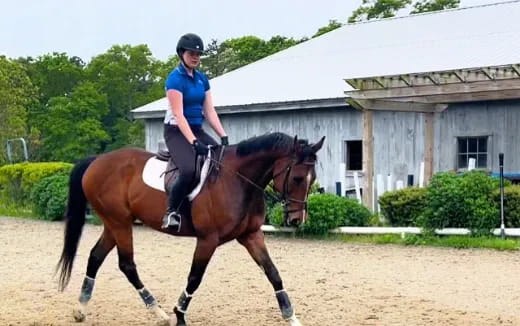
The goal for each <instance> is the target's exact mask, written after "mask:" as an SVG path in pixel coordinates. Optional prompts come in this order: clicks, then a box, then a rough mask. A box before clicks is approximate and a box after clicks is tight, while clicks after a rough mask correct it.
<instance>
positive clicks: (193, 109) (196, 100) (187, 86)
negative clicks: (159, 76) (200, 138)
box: [164, 64, 209, 126]
mask: <svg viewBox="0 0 520 326" xmlns="http://www.w3.org/2000/svg"><path fill="white" fill-rule="evenodd" d="M165 89H166V92H168V90H169V89H175V90H177V91H179V92H181V93H182V105H183V113H184V117H185V118H186V120H188V123H189V124H190V125H195V126H200V125H202V123H203V122H204V114H203V112H202V111H203V104H204V99H205V98H206V91H208V90H209V81H208V77H206V75H205V74H203V73H202V72H200V71H198V70H194V71H193V77H192V76H190V75H189V74H188V72H187V71H186V68H184V66H183V65H182V64H179V65H178V66H177V68H175V69H174V70H173V71H172V72H170V74H169V75H168V78H166V83H165ZM169 106H170V104H169V102H168V110H167V111H166V115H165V117H164V123H166V124H173V125H175V124H177V123H176V122H175V118H174V116H173V113H172V111H171V107H169Z"/></svg>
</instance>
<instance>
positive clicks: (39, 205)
mask: <svg viewBox="0 0 520 326" xmlns="http://www.w3.org/2000/svg"><path fill="white" fill-rule="evenodd" d="M68 184H69V177H68V176H66V175H63V174H57V175H54V176H50V177H47V178H44V179H42V180H41V181H40V182H39V183H37V184H36V185H35V186H34V188H33V190H32V192H31V200H32V202H33V207H34V213H35V214H36V215H37V216H39V217H40V218H41V219H44V220H50V221H56V220H61V219H62V218H63V216H64V215H65V209H66V207H67V197H68Z"/></svg>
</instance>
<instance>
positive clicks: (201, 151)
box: [192, 139, 208, 155]
mask: <svg viewBox="0 0 520 326" xmlns="http://www.w3.org/2000/svg"><path fill="white" fill-rule="evenodd" d="M192 145H193V149H194V150H195V153H196V154H197V155H208V146H207V145H206V144H204V143H202V142H201V141H200V140H197V139H195V141H194V142H193V144H192Z"/></svg>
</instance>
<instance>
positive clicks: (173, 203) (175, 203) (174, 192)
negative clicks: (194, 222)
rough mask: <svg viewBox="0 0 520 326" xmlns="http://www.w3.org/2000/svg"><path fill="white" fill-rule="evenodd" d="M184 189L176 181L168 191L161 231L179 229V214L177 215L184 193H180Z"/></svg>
mask: <svg viewBox="0 0 520 326" xmlns="http://www.w3.org/2000/svg"><path fill="white" fill-rule="evenodd" d="M182 188H184V187H182V185H181V183H180V182H178V180H176V182H175V183H174V184H173V186H172V189H171V190H170V195H169V197H168V208H167V209H166V214H164V217H163V220H162V225H161V227H162V228H163V229H166V228H169V227H172V228H180V224H181V214H180V213H179V211H178V210H179V208H180V205H181V202H182V199H183V198H184V192H183V191H182V190H183V189H182Z"/></svg>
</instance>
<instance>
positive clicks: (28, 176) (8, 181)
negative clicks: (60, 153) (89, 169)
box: [0, 162, 72, 204]
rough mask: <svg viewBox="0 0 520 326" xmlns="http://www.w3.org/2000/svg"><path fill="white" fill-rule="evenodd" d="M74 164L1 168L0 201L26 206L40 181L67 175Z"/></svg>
mask: <svg viewBox="0 0 520 326" xmlns="http://www.w3.org/2000/svg"><path fill="white" fill-rule="evenodd" d="M71 169H72V164H70V163H63V162H45V163H29V162H24V163H18V164H9V165H4V166H2V167H1V168H0V201H1V202H3V203H16V204H26V203H27V202H28V200H29V199H30V195H31V191H32V188H33V187H34V186H35V185H36V184H37V183H38V182H40V180H42V179H44V178H46V177H49V176H52V175H56V174H61V175H66V174H68V173H69V172H70V170H71Z"/></svg>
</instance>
